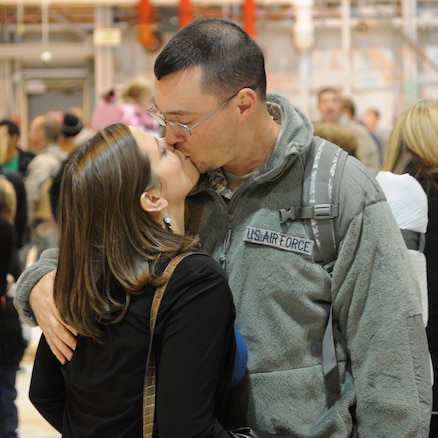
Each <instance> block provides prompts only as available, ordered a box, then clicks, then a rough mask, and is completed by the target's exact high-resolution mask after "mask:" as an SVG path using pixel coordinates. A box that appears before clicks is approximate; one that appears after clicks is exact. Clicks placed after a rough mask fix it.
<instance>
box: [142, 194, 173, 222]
mask: <svg viewBox="0 0 438 438" xmlns="http://www.w3.org/2000/svg"><path fill="white" fill-rule="evenodd" d="M140 205H141V208H142V209H143V210H144V211H145V212H147V213H150V214H151V215H152V216H153V217H155V216H156V217H157V218H160V217H161V213H162V211H163V210H164V209H165V208H166V207H167V205H168V202H167V199H165V198H163V197H161V196H160V193H158V192H157V191H156V190H154V189H150V190H148V191H146V192H143V193H142V194H141V196H140Z"/></svg>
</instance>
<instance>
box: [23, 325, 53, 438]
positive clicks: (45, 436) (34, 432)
mask: <svg viewBox="0 0 438 438" xmlns="http://www.w3.org/2000/svg"><path fill="white" fill-rule="evenodd" d="M39 335H40V332H39V330H38V329H32V331H31V345H30V346H29V348H28V349H27V351H26V354H25V356H24V358H23V361H22V362H21V369H20V371H19V372H18V373H17V381H16V385H17V392H18V397H17V400H16V404H17V408H18V415H19V436H20V438H60V437H61V434H60V433H58V432H57V431H56V430H55V429H54V428H53V427H52V426H50V424H49V423H47V421H46V420H44V418H43V417H42V416H41V415H40V414H39V413H38V411H37V410H36V409H35V408H34V407H33V405H32V404H31V403H30V401H29V397H28V391H29V382H30V376H31V373H32V366H33V355H34V351H35V350H34V349H35V345H36V344H37V343H38V340H39Z"/></svg>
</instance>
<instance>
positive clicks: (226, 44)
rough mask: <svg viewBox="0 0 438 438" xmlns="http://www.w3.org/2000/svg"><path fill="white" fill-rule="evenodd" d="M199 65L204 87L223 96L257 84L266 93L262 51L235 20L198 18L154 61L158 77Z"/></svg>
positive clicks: (262, 94) (261, 91)
mask: <svg viewBox="0 0 438 438" xmlns="http://www.w3.org/2000/svg"><path fill="white" fill-rule="evenodd" d="M197 66H200V67H201V70H202V84H201V86H202V88H203V89H204V90H206V91H210V92H213V93H215V94H217V95H218V96H220V97H221V98H226V97H228V95H229V94H230V93H233V92H236V91H238V90H239V89H240V88H244V87H253V86H254V87H255V90H256V92H257V93H258V95H259V96H260V97H262V98H263V99H265V97H266V72H265V60H264V56H263V53H262V51H261V49H260V47H259V46H258V45H257V43H256V42H255V41H254V40H253V39H252V38H251V37H250V36H249V35H248V34H247V33H246V32H245V31H244V30H242V29H241V28H240V27H239V26H237V25H236V24H234V23H232V22H230V21H227V20H223V19H218V18H206V19H200V20H195V21H193V22H191V23H190V24H188V25H187V26H185V27H183V28H182V29H181V30H180V31H178V32H177V33H176V34H175V35H174V36H173V37H172V38H171V40H170V41H169V42H168V43H167V44H166V46H165V47H164V49H163V50H162V51H161V53H160V54H159V55H158V57H157V59H156V61H155V67H154V73H155V76H156V78H157V79H158V80H160V79H161V78H163V77H165V76H167V75H169V74H172V73H175V72H177V71H181V70H184V69H190V68H194V67H197Z"/></svg>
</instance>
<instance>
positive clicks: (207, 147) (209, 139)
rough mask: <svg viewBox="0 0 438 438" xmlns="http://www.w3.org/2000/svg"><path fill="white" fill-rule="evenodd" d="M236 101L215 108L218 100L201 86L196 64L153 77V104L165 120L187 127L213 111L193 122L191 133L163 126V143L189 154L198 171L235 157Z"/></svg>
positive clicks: (222, 163)
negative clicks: (164, 134)
mask: <svg viewBox="0 0 438 438" xmlns="http://www.w3.org/2000/svg"><path fill="white" fill-rule="evenodd" d="M236 91H237V90H236ZM236 101H237V100H236ZM236 101H235V100H234V99H231V100H230V101H229V102H227V104H226V105H224V106H222V107H221V108H219V106H220V104H221V103H222V102H218V99H217V97H216V96H214V95H213V94H206V93H205V92H202V90H201V69H200V68H199V67H195V68H193V69H189V70H183V71H179V72H176V73H172V74H170V75H168V76H165V77H164V78H161V79H160V80H159V81H158V80H155V91H154V102H155V106H156V109H157V110H158V111H159V112H160V113H161V114H162V115H163V116H164V117H165V119H166V120H167V121H169V122H177V123H182V124H184V125H187V126H188V127H189V128H191V127H193V126H194V125H195V124H196V123H198V122H200V121H202V120H203V119H204V118H205V117H207V116H208V115H209V114H211V113H213V114H212V115H211V116H210V117H208V118H206V119H205V121H202V123H200V124H199V126H194V128H193V130H192V131H191V135H187V131H184V130H180V131H181V133H178V132H177V131H176V130H175V129H174V128H173V127H172V126H170V125H169V124H168V125H167V127H166V141H167V143H168V144H169V145H173V147H174V148H175V149H177V150H179V151H181V152H182V153H183V154H184V155H185V156H186V157H187V158H189V159H190V160H191V161H192V162H193V163H194V164H195V166H196V167H197V168H198V170H199V172H200V173H205V172H206V171H208V170H213V169H217V168H219V167H223V166H225V165H227V164H229V163H231V162H233V160H235V159H236V155H237V150H238V148H237V147H236V137H237V135H236V133H237V129H236V127H237V114H238V113H237V111H238V105H237V103H236ZM218 108H219V109H218ZM215 110H217V111H216V112H215Z"/></svg>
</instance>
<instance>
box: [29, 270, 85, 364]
mask: <svg viewBox="0 0 438 438" xmlns="http://www.w3.org/2000/svg"><path fill="white" fill-rule="evenodd" d="M55 272H56V271H52V272H49V273H48V274H46V275H45V276H44V277H42V278H41V280H40V281H39V282H38V283H37V284H36V285H35V286H34V288H33V289H32V292H31V294H30V297H29V304H30V306H31V308H32V312H33V314H34V315H35V318H36V320H37V322H38V325H39V326H40V328H41V330H42V332H43V333H44V336H45V337H46V340H47V343H48V344H49V347H50V349H51V350H52V353H53V354H54V355H55V356H56V358H57V359H58V360H59V361H60V362H61V363H62V364H63V365H64V364H65V363H66V362H67V361H70V360H71V359H72V357H73V352H74V350H75V348H76V342H77V341H76V335H77V333H76V331H75V330H74V329H73V328H72V327H70V326H68V325H66V324H64V323H63V322H62V321H61V319H60V316H59V312H58V309H57V308H56V307H55V304H54V302H53V284H54V280H55Z"/></svg>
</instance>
